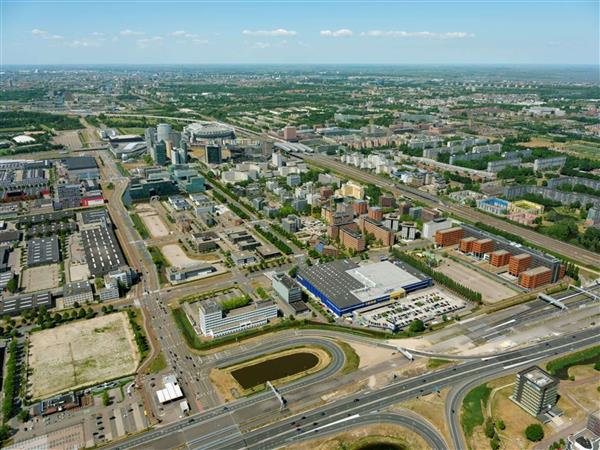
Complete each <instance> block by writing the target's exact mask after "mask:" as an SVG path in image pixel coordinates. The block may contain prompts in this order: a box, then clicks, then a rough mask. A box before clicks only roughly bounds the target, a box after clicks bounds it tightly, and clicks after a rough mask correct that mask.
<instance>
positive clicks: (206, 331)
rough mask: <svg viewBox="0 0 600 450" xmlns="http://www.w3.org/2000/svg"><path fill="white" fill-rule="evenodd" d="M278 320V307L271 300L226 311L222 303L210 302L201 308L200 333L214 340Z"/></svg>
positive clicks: (203, 303)
mask: <svg viewBox="0 0 600 450" xmlns="http://www.w3.org/2000/svg"><path fill="white" fill-rule="evenodd" d="M275 318H277V305H276V304H275V303H273V302H272V301H270V300H266V301H261V302H255V303H252V304H250V305H248V306H243V307H241V308H236V309H232V310H231V311H228V312H226V311H224V310H223V307H222V306H221V304H220V303H218V302H216V301H214V300H208V301H204V302H202V303H201V305H200V308H199V321H198V323H199V325H200V331H201V332H202V334H203V335H204V336H209V337H212V338H216V337H220V336H226V335H228V334H233V333H239V332H240V331H244V330H248V329H250V328H256V327H260V326H263V325H266V324H267V323H268V322H269V320H272V319H275Z"/></svg>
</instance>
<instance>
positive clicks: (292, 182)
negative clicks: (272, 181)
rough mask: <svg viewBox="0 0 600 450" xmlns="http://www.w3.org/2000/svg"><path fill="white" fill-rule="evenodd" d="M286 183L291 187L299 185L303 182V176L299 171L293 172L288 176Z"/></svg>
mask: <svg viewBox="0 0 600 450" xmlns="http://www.w3.org/2000/svg"><path fill="white" fill-rule="evenodd" d="M286 183H287V185H288V186H290V187H294V186H299V185H300V184H302V178H300V175H298V174H297V173H292V174H290V175H288V176H287V178H286Z"/></svg>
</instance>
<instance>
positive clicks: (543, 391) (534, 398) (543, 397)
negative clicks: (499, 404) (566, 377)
mask: <svg viewBox="0 0 600 450" xmlns="http://www.w3.org/2000/svg"><path fill="white" fill-rule="evenodd" d="M557 396H558V378H554V377H553V376H552V375H550V374H549V373H548V372H546V371H544V370H542V369H540V368H539V367H537V366H532V367H529V368H527V369H525V370H522V371H521V372H519V373H517V379H516V383H515V388H514V390H513V394H512V396H511V400H512V401H514V402H515V403H516V404H517V405H519V406H520V407H521V408H523V409H524V410H525V411H527V412H528V413H529V414H531V415H532V416H536V417H537V416H539V415H541V414H543V413H545V412H546V411H548V410H550V409H552V407H553V406H554V405H556V401H557Z"/></svg>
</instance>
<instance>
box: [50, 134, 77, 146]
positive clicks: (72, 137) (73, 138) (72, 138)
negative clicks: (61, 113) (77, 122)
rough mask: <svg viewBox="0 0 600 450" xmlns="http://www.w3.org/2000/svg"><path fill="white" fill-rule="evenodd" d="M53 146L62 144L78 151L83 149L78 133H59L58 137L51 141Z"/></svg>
mask: <svg viewBox="0 0 600 450" xmlns="http://www.w3.org/2000/svg"><path fill="white" fill-rule="evenodd" d="M52 142H53V143H54V144H62V145H64V146H65V147H69V148H71V149H80V148H81V147H83V144H82V143H81V139H80V138H79V131H61V132H59V134H58V136H55V137H54V138H53V139H52Z"/></svg>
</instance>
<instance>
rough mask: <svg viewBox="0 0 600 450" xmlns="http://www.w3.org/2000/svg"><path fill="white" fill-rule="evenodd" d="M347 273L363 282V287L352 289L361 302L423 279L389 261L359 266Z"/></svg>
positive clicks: (396, 290)
mask: <svg viewBox="0 0 600 450" xmlns="http://www.w3.org/2000/svg"><path fill="white" fill-rule="evenodd" d="M346 273H347V274H348V275H350V276H351V277H352V278H354V279H355V280H357V281H359V282H360V283H362V284H363V286H364V287H363V288H360V289H355V290H353V291H351V292H352V294H353V295H354V296H355V297H356V298H358V299H359V300H360V301H361V302H368V301H370V300H372V299H374V298H378V297H383V296H385V295H389V294H391V293H392V292H398V291H400V290H402V289H403V288H404V287H405V286H409V285H411V284H413V283H418V282H419V281H421V280H420V279H419V278H417V277H416V276H414V275H412V274H410V273H408V272H406V271H405V270H402V269H401V268H400V267H398V266H396V265H395V264H393V263H391V262H389V261H382V262H378V263H373V264H368V265H366V266H361V267H357V268H355V269H350V270H347V271H346Z"/></svg>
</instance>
